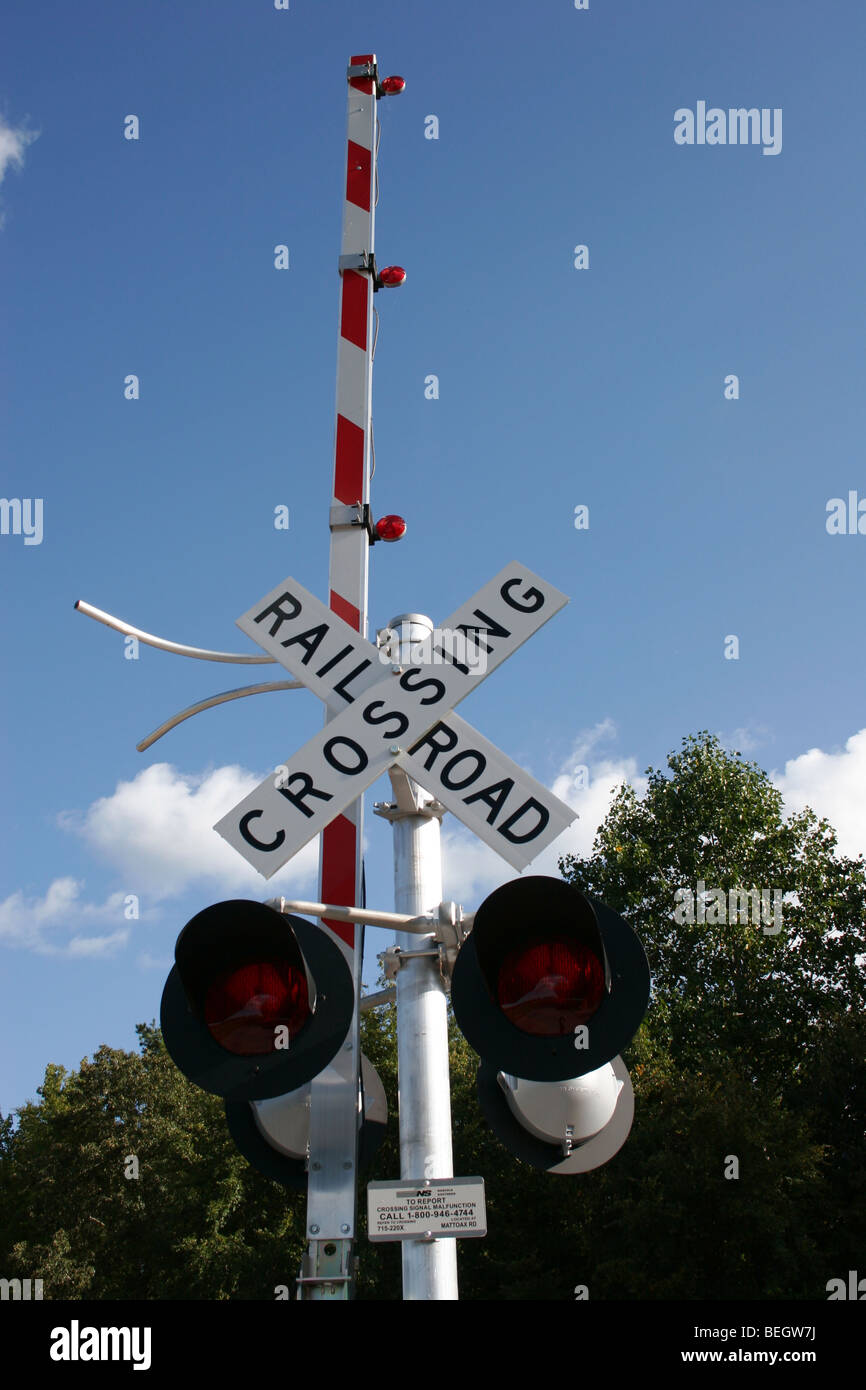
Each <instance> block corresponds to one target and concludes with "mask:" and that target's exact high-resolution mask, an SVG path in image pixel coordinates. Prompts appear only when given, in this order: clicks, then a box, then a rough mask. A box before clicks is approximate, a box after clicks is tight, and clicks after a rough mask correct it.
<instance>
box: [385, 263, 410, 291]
mask: <svg viewBox="0 0 866 1390" xmlns="http://www.w3.org/2000/svg"><path fill="white" fill-rule="evenodd" d="M405 279H406V272H405V270H404V269H403V267H402V266H401V265H386V266H384V267H383V268H382V270H380V271H379V284H380V285H383V286H384V288H385V289H386V290H393V289H394V288H396V286H397V285H402V284H403V282H404V281H405Z"/></svg>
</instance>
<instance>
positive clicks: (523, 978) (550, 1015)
mask: <svg viewBox="0 0 866 1390" xmlns="http://www.w3.org/2000/svg"><path fill="white" fill-rule="evenodd" d="M603 995H604V965H603V963H602V961H601V960H599V958H598V956H597V955H596V953H595V951H593V950H592V949H591V947H589V946H585V945H583V944H581V943H580V942H575V941H573V940H571V938H570V937H566V936H559V937H552V938H550V939H549V940H547V941H538V942H535V943H534V944H532V945H529V946H519V947H517V948H516V949H515V950H513V951H511V952H509V954H508V955H507V956H506V957H505V960H504V961H503V962H502V965H501V966H500V968H499V976H498V978H497V983H496V999H497V1003H498V1004H499V1007H500V1008H501V1009H502V1011H503V1013H504V1014H505V1016H506V1018H507V1019H508V1020H509V1022H510V1023H513V1024H514V1026H515V1028H519V1029H520V1030H521V1032H522V1033H533V1034H535V1035H539V1036H543V1037H556V1036H559V1035H564V1034H567V1033H573V1032H574V1030H575V1028H577V1027H579V1025H580V1024H582V1023H586V1022H587V1020H588V1019H590V1018H592V1015H593V1014H594V1013H595V1011H596V1009H597V1008H598V1006H599V1004H600V1003H601V1001H602V997H603Z"/></svg>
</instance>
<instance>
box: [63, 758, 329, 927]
mask: <svg viewBox="0 0 866 1390" xmlns="http://www.w3.org/2000/svg"><path fill="white" fill-rule="evenodd" d="M260 780H261V778H260V777H257V776H255V775H254V774H253V773H251V772H247V771H246V770H245V769H244V768H240V767H236V766H227V767H218V768H213V769H212V770H210V771H209V772H204V773H200V774H196V775H193V774H184V773H181V772H178V770H177V769H176V768H174V767H172V766H171V764H169V763H155V764H154V765H153V766H152V767H148V768H145V769H144V770H143V771H142V772H140V773H139V774H138V775H137V776H136V777H135V778H133V780H132V781H131V782H119V783H118V785H117V787H116V788H115V790H114V792H113V793H112V795H111V796H106V797H102V798H100V800H99V801H95V802H94V803H93V805H92V806H90V807H89V808H88V810H87V811H85V812H84V813H83V814H70V813H66V814H64V815H63V816H62V817H61V824H63V825H64V826H66V827H67V828H69V829H73V830H75V831H76V832H77V833H78V834H80V835H81V836H82V838H83V839H84V840H85V842H86V843H87V845H88V846H89V847H90V849H91V850H92V851H93V852H94V853H95V854H97V855H98V856H99V858H100V859H102V860H103V861H104V862H105V863H107V864H110V865H111V866H112V867H113V868H114V870H115V871H116V873H117V874H118V875H119V876H120V877H121V879H122V881H123V883H124V884H125V885H126V889H125V891H126V892H129V893H137V894H138V895H139V896H140V897H143V898H147V899H148V900H149V901H151V902H160V901H163V900H164V899H166V898H173V897H176V896H177V895H178V894H180V893H184V892H186V891H187V890H188V889H191V888H198V887H201V886H202V885H206V886H207V888H208V889H209V890H210V891H213V892H214V893H215V894H216V896H217V897H220V896H224V895H225V894H227V893H228V894H235V893H236V894H240V895H241V896H249V897H251V898H257V899H260V898H264V897H276V896H278V894H280V893H282V894H283V895H284V896H285V897H300V898H303V897H310V896H315V891H316V887H315V885H316V876H317V872H318V863H319V848H318V839H316V840H313V841H312V842H311V843H310V844H309V845H306V846H305V847H304V849H302V850H301V851H300V852H299V853H298V854H297V855H296V856H295V857H294V859H292V860H291V861H290V863H289V864H287V865H286V867H285V869H283V870H281V872H280V873H278V874H275V875H274V877H273V878H271V879H267V880H266V879H264V878H262V876H261V874H259V873H257V872H256V870H255V869H253V868H251V867H250V865H249V864H247V863H245V861H244V860H243V859H242V858H241V856H240V855H239V854H238V852H237V850H234V849H232V847H231V846H230V845H228V844H227V843H226V841H225V840H224V839H223V838H222V837H221V836H220V835H218V834H217V833H216V831H215V830H214V829H213V826H214V825H215V823H216V822H217V821H218V820H221V819H222V817H223V816H224V815H225V814H226V812H227V811H230V810H231V808H232V807H233V806H235V805H236V804H237V803H238V802H239V801H241V800H242V799H243V797H245V796H246V795H247V793H248V792H250V791H252V789H253V787H255V786H256V785H257V784H258V782H259V781H260Z"/></svg>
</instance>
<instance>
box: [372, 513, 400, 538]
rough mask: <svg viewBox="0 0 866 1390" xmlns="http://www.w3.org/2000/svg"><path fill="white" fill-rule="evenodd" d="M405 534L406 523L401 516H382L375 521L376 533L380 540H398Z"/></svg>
mask: <svg viewBox="0 0 866 1390" xmlns="http://www.w3.org/2000/svg"><path fill="white" fill-rule="evenodd" d="M405 534H406V523H405V521H404V520H403V518H402V516H383V517H382V519H381V521H377V522H376V535H377V536H378V537H379V540H380V541H399V540H402V539H403V537H404V536H405Z"/></svg>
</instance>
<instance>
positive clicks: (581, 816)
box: [443, 719, 647, 909]
mask: <svg viewBox="0 0 866 1390" xmlns="http://www.w3.org/2000/svg"><path fill="white" fill-rule="evenodd" d="M615 735H616V726H615V724H614V723H613V721H612V720H610V719H605V720H603V721H602V722H601V723H599V724H596V725H595V726H594V728H592V729H583V730H581V732H580V733H579V734H578V735H577V737H576V739H575V741H574V745H573V748H572V752H571V754H570V755H569V756H568V757H567V758H565V759H564V760H563V763H562V766H561V769H560V772H559V774H558V776H557V777H556V778H555V779H554V781H553V786H552V791H553V793H554V795H555V796H558V797H559V798H560V800H562V801H564V802H565V803H566V804H567V805H568V806H571V807H572V808H573V809H574V810H575V811H577V813H578V819H577V820H575V821H573V822H572V824H571V825H570V826H569V827H568V829H567V830H564V831H563V833H562V834H561V835H560V836H559V837H558V839H556V840H555V841H554V842H553V844H552V845H551V846H550V847H549V848H548V849H546V850H544V851H543V852H542V853H541V854H540V855H539V856H538V858H537V859H534V860H533V862H532V863H531V864H530V865H528V867H527V868H526V869H525V870H524V872H525V873H526V874H527V875H530V874H547V875H550V876H551V877H552V878H559V876H560V875H559V860H560V859H561V858H563V856H564V855H566V854H575V855H583V856H586V855H589V854H591V852H592V846H593V842H594V840H595V836H596V832H597V830H598V827H599V826H600V825H601V823H602V821H603V820H604V818H605V816H606V815H607V813H608V810H609V809H610V804H611V802H612V800H613V798H614V795H615V793H616V791H617V789H618V788H619V787H620V786H621V785H622V783H623V782H630V783H631V785H632V786H633V787H634V789H635V791H636V793H637V795H638V796H639V797H640V796H643V794H644V792H645V791H646V787H647V779H646V778H645V777H639V776H638V775H637V761H636V759H634V758H625V757H619V758H600V757H597V756H596V757H594V756H593V754H594V753H595V752H596V750H597V749H598V747H599V745H600V744H603V743H605V742H606V741H608V740H610V739H612V738H613V737H615ZM446 824H447V822H446ZM443 863H444V868H445V895H446V897H448V898H453V899H454V900H455V901H457V902H462V903H463V904H464V906H465V907H466V908H467V909H469V907H470V904H471V906H472V907H473V908H474V907H476V906H477V905H478V903H479V902H480V901H481V899H482V898H484V897H485V896H486V895H487V894H488V893H490V892H492V891H493V889H494V888H497V887H498V886H499V885H500V884H501V883H507V882H508V880H509V879H512V878H514V877H515V876H516V875H515V871H514V870H513V869H512V868H510V866H509V865H508V864H507V863H506V861H505V860H504V859H502V858H500V856H499V855H498V854H496V853H495V852H494V851H493V850H492V849H488V848H487V846H486V845H485V844H483V843H482V842H481V841H479V840H476V839H475V838H474V837H473V836H471V835H470V834H469V832H468V831H466V830H463V829H459V830H457V829H450V830H447V831H446V832H445V834H444V835H443Z"/></svg>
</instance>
